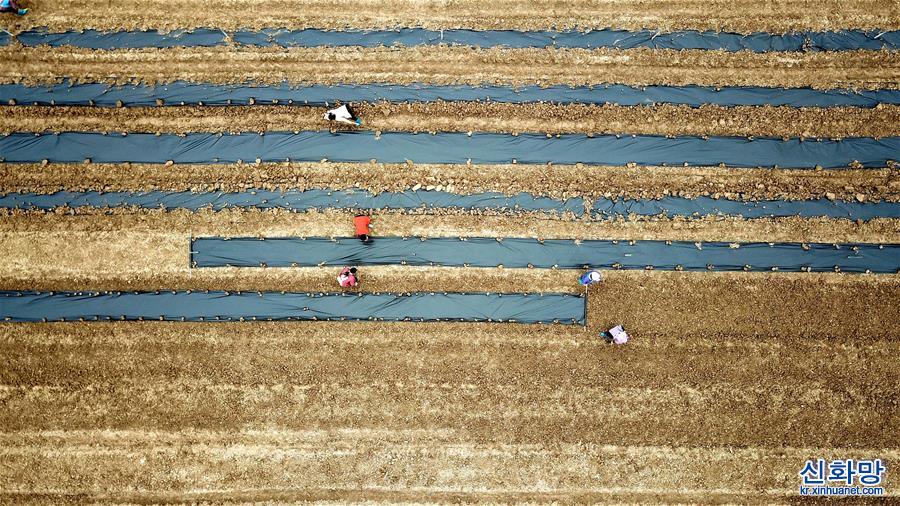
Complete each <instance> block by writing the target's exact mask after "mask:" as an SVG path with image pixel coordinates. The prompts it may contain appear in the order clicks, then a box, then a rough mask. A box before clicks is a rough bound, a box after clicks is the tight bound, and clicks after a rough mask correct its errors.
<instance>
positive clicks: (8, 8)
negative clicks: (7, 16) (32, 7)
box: [0, 0, 28, 16]
mask: <svg viewBox="0 0 900 506" xmlns="http://www.w3.org/2000/svg"><path fill="white" fill-rule="evenodd" d="M0 12H13V13H15V14H18V15H19V16H24V15H25V14H27V13H28V9H22V8H21V7H19V4H17V3H16V0H0Z"/></svg>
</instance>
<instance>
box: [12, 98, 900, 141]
mask: <svg viewBox="0 0 900 506" xmlns="http://www.w3.org/2000/svg"><path fill="white" fill-rule="evenodd" d="M354 108H355V109H356V110H357V114H359V116H360V117H361V118H364V120H365V122H364V124H363V126H362V127H359V128H357V127H350V128H345V127H344V126H343V125H338V127H337V128H338V129H341V130H344V129H353V130H356V129H360V128H362V129H367V130H376V131H401V132H502V133H519V132H538V133H547V134H571V133H583V134H639V135H719V136H761V137H762V136H764V137H818V138H843V137H876V138H877V137H887V136H893V135H898V134H900V106H891V105H881V106H879V107H877V108H872V109H864V108H858V107H835V108H796V107H772V106H763V107H744V106H741V107H721V106H715V105H704V106H701V107H699V108H694V107H690V106H686V105H681V106H679V105H667V104H661V105H655V106H636V107H626V106H617V105H599V106H598V105H585V104H569V105H556V104H507V103H490V102H442V101H438V102H428V103H412V104H391V103H386V102H381V103H375V104H356V105H355V106H354ZM325 110H326V108H324V107H292V106H284V105H282V106H277V105H275V106H265V105H260V106H236V107H191V106H185V107H127V108H115V109H113V108H106V107H53V106H50V107H41V106H21V107H20V106H15V107H10V106H6V107H0V133H11V132H46V131H54V132H66V131H76V132H90V131H95V132H110V131H112V132H151V133H152V132H162V133H190V132H226V133H240V132H267V131H297V130H322V129H327V128H335V126H334V125H333V124H331V123H330V122H328V121H327V120H324V119H323V118H322V116H323V114H324V112H325Z"/></svg>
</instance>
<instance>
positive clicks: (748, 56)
mask: <svg viewBox="0 0 900 506" xmlns="http://www.w3.org/2000/svg"><path fill="white" fill-rule="evenodd" d="M0 60H2V61H4V66H3V67H2V68H0V83H26V84H46V83H55V82H61V81H62V80H64V79H68V80H69V82H73V83H82V82H105V83H111V84H124V83H139V82H142V83H150V84H153V83H170V82H173V81H178V80H184V81H190V82H199V83H221V84H228V83H233V84H244V83H248V82H252V83H257V84H277V83H283V82H287V83H291V84H298V85H299V84H314V83H316V84H338V83H357V84H361V83H392V84H411V83H427V84H467V85H474V86H480V85H484V84H498V85H504V86H525V85H539V86H549V85H554V84H561V85H570V86H592V85H599V84H603V83H620V84H628V85H634V86H642V85H652V84H659V85H673V86H683V85H690V84H695V85H703V86H767V87H807V86H808V87H812V88H819V89H832V88H842V89H846V88H861V89H897V88H898V87H900V55H898V53H897V52H892V51H866V50H855V51H839V52H827V51H822V52H809V53H779V52H767V53H752V52H748V51H741V52H737V53H729V52H723V51H705V50H683V51H678V50H668V49H627V50H620V49H594V50H588V49H544V48H541V49H509V48H492V49H476V48H471V47H465V46H423V47H412V48H383V47H382V48H366V49H363V48H358V47H341V48H330V47H317V48H290V49H284V48H259V47H257V48H252V49H247V48H244V49H241V48H233V47H209V48H171V49H131V50H125V49H123V50H115V51H99V50H90V49H78V48H73V47H58V48H50V47H47V46H41V47H35V48H23V47H21V46H18V45H9V46H3V47H0Z"/></svg>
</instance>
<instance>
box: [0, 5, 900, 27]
mask: <svg viewBox="0 0 900 506" xmlns="http://www.w3.org/2000/svg"><path fill="white" fill-rule="evenodd" d="M25 4H26V5H27V6H28V7H30V8H31V9H32V10H31V11H30V12H29V14H28V16H27V17H25V18H21V19H19V18H14V17H13V16H5V17H4V18H3V20H2V24H0V27H3V28H5V29H6V30H10V31H14V32H15V31H21V30H25V29H28V28H31V27H34V26H40V27H48V28H50V29H51V30H54V31H60V30H66V29H83V28H97V29H104V30H115V29H120V30H136V29H175V28H193V27H216V28H221V29H225V30H237V29H241V28H257V29H258V28H266V27H285V28H292V29H300V28H334V29H346V28H348V27H352V28H370V29H374V28H398V27H404V26H406V27H410V26H422V27H425V28H431V29H449V28H472V29H508V30H535V29H538V30H539V29H570V28H607V27H612V28H626V29H631V30H639V29H643V28H650V29H656V30H662V31H667V30H676V29H699V30H707V29H708V30H730V31H737V32H742V33H750V32H755V31H769V32H786V31H798V30H834V29H840V28H860V29H891V28H898V27H900V18H898V17H897V15H896V5H895V4H894V3H893V2H891V1H890V0H849V1H840V0H793V1H791V0H776V1H770V2H765V3H760V2H754V1H749V0H740V1H729V0H663V1H646V0H591V1H587V2H585V1H576V0H550V1H544V2H521V1H517V0H495V1H492V2H490V3H487V4H486V3H484V2H479V1H476V0H457V1H454V2H443V1H437V0H428V1H424V2H423V1H416V0H390V1H378V0H300V1H288V0H259V1H257V2H254V4H253V9H249V10H247V9H239V8H237V7H235V5H234V4H233V3H231V2H229V1H227V0H208V1H206V2H204V4H203V8H202V9H198V8H197V5H196V3H193V2H190V1H187V0H168V1H163V0H145V1H136V0H118V1H116V2H115V3H112V4H109V5H105V6H104V7H103V9H98V8H96V7H95V6H91V5H89V4H85V3H84V2H81V1H78V0H43V1H41V2H25Z"/></svg>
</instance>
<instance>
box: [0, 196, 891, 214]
mask: <svg viewBox="0 0 900 506" xmlns="http://www.w3.org/2000/svg"><path fill="white" fill-rule="evenodd" d="M60 207H69V208H78V207H93V208H118V207H137V208H143V209H159V208H163V209H167V210H170V209H190V210H194V211H196V210H198V209H213V210H221V209H227V208H256V209H294V210H298V211H301V210H307V209H366V210H376V209H402V210H416V209H424V210H429V209H462V210H473V209H479V210H492V211H499V212H505V211H510V212H515V211H542V212H551V213H572V214H573V215H575V216H578V217H580V216H583V215H584V199H583V198H581V197H573V198H569V199H554V198H550V197H542V196H536V195H532V194H530V193H526V192H520V193H518V194H515V195H505V194H502V193H499V192H481V193H472V194H457V193H450V192H445V191H435V190H416V191H412V190H409V191H403V192H382V193H378V194H377V195H376V194H372V193H370V192H368V191H365V190H358V189H307V190H263V189H248V190H244V191H240V192H223V191H211V192H189V191H161V190H154V191H145V192H126V191H119V192H99V191H86V192H73V191H58V192H53V193H17V192H11V193H6V194H0V208H4V209H26V210H52V209H56V208H60ZM629 215H637V216H660V215H664V216H667V217H670V218H672V217H677V216H718V215H725V216H740V217H742V218H745V219H755V218H773V217H776V218H777V217H789V216H799V217H805V218H818V217H827V218H838V219H840V218H845V219H860V220H863V221H868V220H871V219H873V218H900V202H887V201H877V202H845V201H832V200H829V199H825V198H819V199H809V200H747V201H744V200H729V199H725V198H719V199H715V198H712V197H695V198H684V197H664V198H661V199H607V198H598V199H595V200H594V201H593V206H592V208H591V217H592V218H594V219H604V218H608V217H614V216H615V217H617V216H629Z"/></svg>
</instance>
